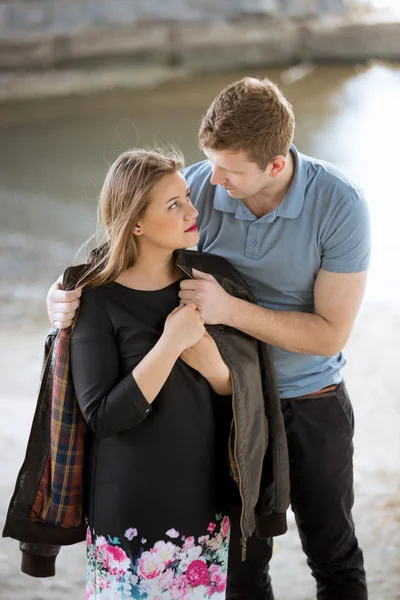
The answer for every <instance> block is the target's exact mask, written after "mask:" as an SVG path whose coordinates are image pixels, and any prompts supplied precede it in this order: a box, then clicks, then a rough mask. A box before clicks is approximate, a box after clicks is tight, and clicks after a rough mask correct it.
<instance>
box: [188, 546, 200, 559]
mask: <svg viewBox="0 0 400 600" xmlns="http://www.w3.org/2000/svg"><path fill="white" fill-rule="evenodd" d="M186 552H187V556H188V558H189V560H196V559H197V558H199V556H200V555H201V554H202V552H203V548H202V547H201V546H193V548H189V549H188V550H186Z"/></svg>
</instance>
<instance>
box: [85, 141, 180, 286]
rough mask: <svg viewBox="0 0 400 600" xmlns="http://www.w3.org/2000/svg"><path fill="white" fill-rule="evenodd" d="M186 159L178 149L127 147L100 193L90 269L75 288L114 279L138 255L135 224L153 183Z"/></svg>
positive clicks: (141, 212) (175, 170) (175, 169)
mask: <svg viewBox="0 0 400 600" xmlns="http://www.w3.org/2000/svg"><path fill="white" fill-rule="evenodd" d="M183 167H184V159H183V156H182V154H181V152H180V151H179V150H177V149H176V148H173V149H168V150H163V151H162V152H161V151H159V150H142V149H134V150H128V151H127V152H124V153H123V154H121V155H120V156H119V157H118V158H117V160H116V161H115V162H114V164H113V165H111V167H110V169H109V171H108V173H107V176H106V178H105V181H104V184H103V187H102V189H101V192H100V198H99V205H98V215H97V221H98V227H97V232H96V233H95V235H94V236H92V237H91V238H90V239H89V240H88V241H87V242H86V244H85V245H84V246H86V245H87V244H89V243H90V242H93V240H96V247H97V248H96V250H95V251H94V252H92V255H91V259H90V261H89V263H88V267H87V269H85V273H84V274H83V275H82V277H81V278H80V279H79V280H78V281H77V282H76V286H75V287H97V286H100V285H105V284H107V283H111V282H112V281H115V279H117V278H118V277H119V275H121V273H123V272H124V271H126V270H127V269H129V268H130V267H132V266H133V265H134V264H135V262H136V260H137V256H138V247H137V242H136V236H135V235H134V234H133V230H134V227H135V225H136V223H137V221H138V219H140V218H141V217H142V216H143V214H144V213H145V211H146V209H147V207H148V196H149V193H150V191H151V190H152V188H153V186H154V185H155V184H156V183H157V182H158V181H159V180H160V179H161V177H163V176H164V175H167V174H169V173H175V172H177V171H181V170H182V169H183Z"/></svg>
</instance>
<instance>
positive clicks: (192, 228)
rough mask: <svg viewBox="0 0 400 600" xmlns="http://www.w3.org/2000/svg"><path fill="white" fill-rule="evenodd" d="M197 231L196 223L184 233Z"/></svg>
mask: <svg viewBox="0 0 400 600" xmlns="http://www.w3.org/2000/svg"><path fill="white" fill-rule="evenodd" d="M197 230H198V227H197V223H195V224H194V225H192V226H191V227H189V229H186V230H185V233H191V232H192V231H197Z"/></svg>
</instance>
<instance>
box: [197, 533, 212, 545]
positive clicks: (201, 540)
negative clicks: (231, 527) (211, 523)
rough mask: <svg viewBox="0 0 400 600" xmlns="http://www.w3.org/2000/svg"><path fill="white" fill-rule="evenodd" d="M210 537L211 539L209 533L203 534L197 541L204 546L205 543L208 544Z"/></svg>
mask: <svg viewBox="0 0 400 600" xmlns="http://www.w3.org/2000/svg"><path fill="white" fill-rule="evenodd" d="M209 539H210V536H209V535H202V536H200V537H199V539H198V540H197V541H198V543H199V544H201V545H202V546H204V544H206V543H207V542H208V540H209Z"/></svg>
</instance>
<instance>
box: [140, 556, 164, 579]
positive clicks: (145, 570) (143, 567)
mask: <svg viewBox="0 0 400 600" xmlns="http://www.w3.org/2000/svg"><path fill="white" fill-rule="evenodd" d="M164 570H165V565H164V561H163V560H162V558H161V557H160V556H159V555H158V554H157V553H156V552H143V554H142V556H141V557H140V558H139V560H138V569H137V574H138V575H139V577H141V578H142V579H154V578H155V577H158V576H159V575H161V573H163V571H164Z"/></svg>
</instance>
